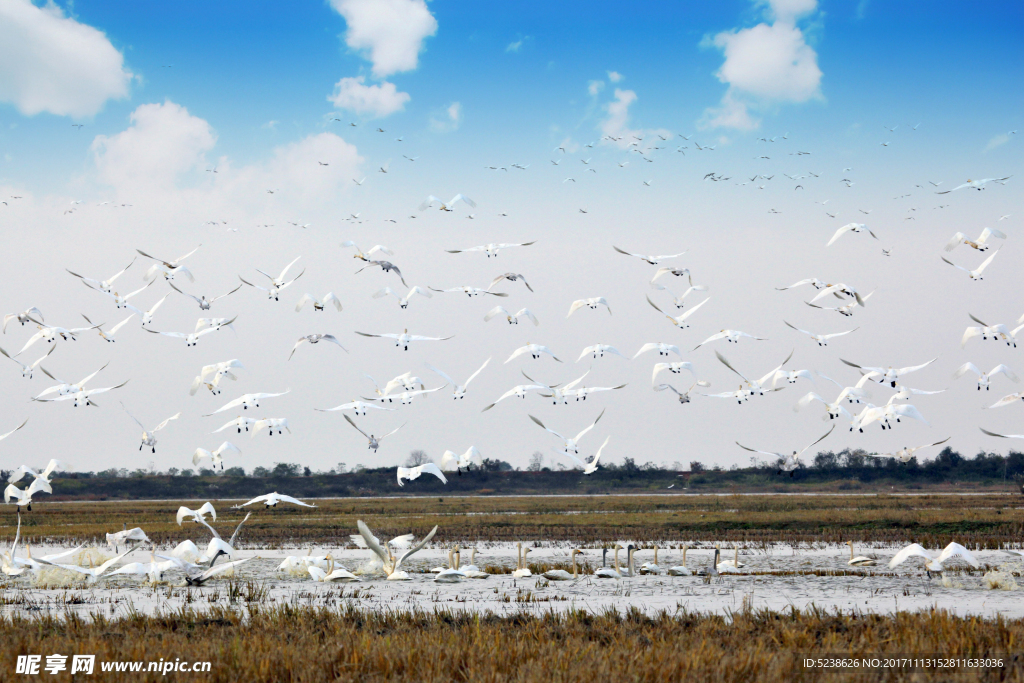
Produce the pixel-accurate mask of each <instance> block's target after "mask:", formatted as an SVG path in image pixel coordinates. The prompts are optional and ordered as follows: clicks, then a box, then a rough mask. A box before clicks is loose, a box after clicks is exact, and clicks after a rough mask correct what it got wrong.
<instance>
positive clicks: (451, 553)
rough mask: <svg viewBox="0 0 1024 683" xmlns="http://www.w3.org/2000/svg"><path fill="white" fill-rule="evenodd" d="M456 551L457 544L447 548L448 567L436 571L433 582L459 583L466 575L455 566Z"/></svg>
mask: <svg viewBox="0 0 1024 683" xmlns="http://www.w3.org/2000/svg"><path fill="white" fill-rule="evenodd" d="M456 552H458V547H457V546H456V547H455V548H451V549H449V550H448V568H447V569H442V570H441V571H439V572H437V575H436V576H435V577H434V582H435V583H460V582H461V581H462V580H463V579H464V578H466V575H465V574H464V573H463V572H462V571H460V570H459V568H458V567H457V566H456V561H455V553H456Z"/></svg>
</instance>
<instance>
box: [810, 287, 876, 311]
mask: <svg viewBox="0 0 1024 683" xmlns="http://www.w3.org/2000/svg"><path fill="white" fill-rule="evenodd" d="M830 294H831V295H832V296H834V297H836V298H837V299H842V298H843V297H846V298H849V299H853V300H854V301H856V302H857V305H858V306H862V307H863V306H865V303H864V302H865V301H867V297H864V296H861V294H860V292H858V291H857V290H856V289H854V288H853V287H851V286H850V285H848V284H845V283H842V282H838V283H836V284H834V285H825V287H824V288H823V289H822V290H821V291H820V292H818V293H817V294H815V295H814V296H813V297H811V300H810V301H806V302H804V303H807V304H813V303H814V302H815V301H820V300H822V299H824V298H825V297H827V296H829V295H830Z"/></svg>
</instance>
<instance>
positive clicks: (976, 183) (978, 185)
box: [935, 176, 1010, 194]
mask: <svg viewBox="0 0 1024 683" xmlns="http://www.w3.org/2000/svg"><path fill="white" fill-rule="evenodd" d="M1009 179H1010V176H1006V177H1005V178H985V179H984V180H968V181H967V182H966V183H964V184H963V185H957V186H956V187H954V188H953V189H952V190H944V191H943V192H936V193H935V194H949V193H950V192H956V191H957V190H962V189H963V188H965V187H969V188H970V189H972V190H979V191H980V190H984V189H985V185H987V184H988V183H993V182H994V183H1002V182H1004V181H1006V180H1009Z"/></svg>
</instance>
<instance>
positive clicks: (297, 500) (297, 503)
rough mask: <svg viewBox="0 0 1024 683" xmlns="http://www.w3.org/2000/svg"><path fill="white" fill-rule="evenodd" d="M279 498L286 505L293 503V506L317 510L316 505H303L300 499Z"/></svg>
mask: <svg viewBox="0 0 1024 683" xmlns="http://www.w3.org/2000/svg"><path fill="white" fill-rule="evenodd" d="M278 498H279V499H280V500H281V501H282V502H284V503H291V504H292V505H301V506H303V507H307V508H315V507H316V505H313V504H311V503H303V502H302V501H301V500H299V499H298V498H292V497H291V496H283V495H278Z"/></svg>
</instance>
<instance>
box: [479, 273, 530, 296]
mask: <svg viewBox="0 0 1024 683" xmlns="http://www.w3.org/2000/svg"><path fill="white" fill-rule="evenodd" d="M502 280H508V281H509V282H518V281H519V280H522V281H523V284H524V285H526V288H527V289H528V290H530V291H531V292H532V291H533V287H531V286H530V283H529V282H527V281H526V278H525V277H523V276H522V275H521V274H519V273H502V274H501V275H499V276H498V277H496V278H494V279H493V280H492V281H491V284H490V285H488V287H487V289H491V288H492V287H494V286H495V285H496V284H498V283H499V282H501V281H502Z"/></svg>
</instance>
